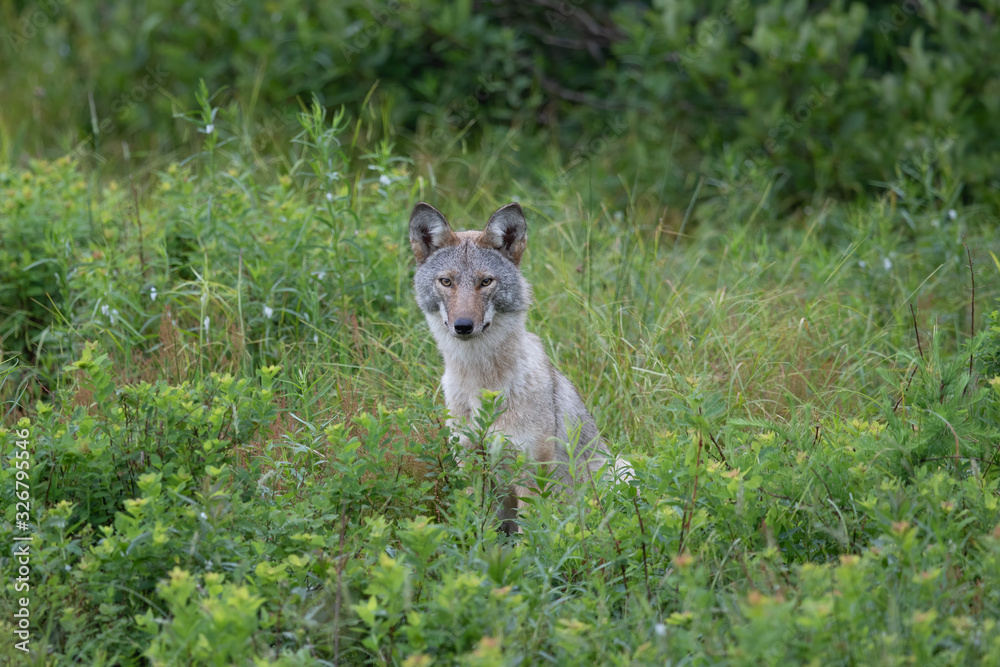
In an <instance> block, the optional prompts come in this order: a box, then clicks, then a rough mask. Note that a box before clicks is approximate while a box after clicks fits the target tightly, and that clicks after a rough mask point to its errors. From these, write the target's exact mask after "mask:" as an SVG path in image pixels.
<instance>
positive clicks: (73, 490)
mask: <svg viewBox="0 0 1000 667" xmlns="http://www.w3.org/2000/svg"><path fill="white" fill-rule="evenodd" d="M227 117H228V116H227V114H226V113H225V112H221V113H220V112H219V111H217V110H216V109H215V108H214V107H213V101H212V98H211V96H210V95H209V94H208V91H206V90H202V92H201V94H200V95H199V99H198V108H197V109H196V110H195V112H193V113H192V114H188V115H186V116H184V118H185V120H186V121H188V122H190V123H191V124H192V128H193V129H194V130H195V131H194V135H195V136H196V137H197V139H196V141H197V143H196V145H194V146H193V147H192V150H191V152H190V154H189V155H188V156H186V157H184V158H183V159H178V160H173V161H169V162H167V163H163V164H157V165H156V166H155V167H152V168H150V169H149V170H140V171H137V172H136V173H135V174H133V175H132V177H131V178H130V179H129V181H127V182H124V181H109V180H106V179H101V178H91V177H90V174H89V173H88V172H87V171H86V170H84V169H83V168H81V167H80V166H79V164H78V163H77V162H76V161H75V159H74V158H68V159H65V160H60V161H57V162H37V163H32V164H31V165H29V166H27V167H23V168H22V167H14V166H7V167H5V168H4V170H3V171H4V176H3V181H2V182H0V188H2V190H3V195H4V197H3V204H0V206H2V215H3V218H2V223H0V226H2V228H3V236H4V238H5V239H10V240H8V241H7V242H6V244H5V246H4V247H3V249H2V250H0V252H2V253H4V255H3V259H4V261H5V262H7V263H8V265H10V266H12V267H15V268H12V269H8V270H7V271H8V273H7V275H9V276H12V279H13V280H15V283H13V284H14V285H15V289H22V288H23V289H27V288H28V287H32V288H34V287H35V285H36V283H37V282H38V281H39V280H41V278H40V277H41V276H44V278H45V281H49V280H51V283H46V282H44V281H42V283H41V284H42V285H43V287H42V289H43V291H42V294H44V298H34V299H32V300H30V301H18V300H16V299H13V298H8V297H5V300H4V302H3V304H2V305H3V307H4V308H7V309H8V312H7V313H5V314H6V315H8V317H9V318H12V319H10V320H9V322H10V323H9V324H8V325H5V326H7V329H6V330H5V335H7V337H6V338H5V339H4V340H5V343H4V344H5V345H10V346H11V347H10V348H9V350H10V351H11V352H17V353H18V354H19V357H20V359H21V363H20V365H18V366H12V365H11V363H10V362H6V364H7V365H5V366H4V367H3V368H4V370H3V371H2V375H0V382H2V384H0V395H2V397H3V399H4V400H5V409H4V411H3V413H4V423H5V424H6V425H7V426H8V427H10V428H12V427H14V426H15V424H16V423H20V424H22V425H23V427H24V428H30V429H31V432H32V442H33V447H34V450H33V452H32V457H33V458H32V461H33V463H32V475H33V477H32V479H31V482H32V488H33V489H34V491H33V493H35V494H36V495H35V496H34V498H35V503H34V506H33V507H34V509H33V510H32V523H33V525H34V526H35V530H36V532H37V534H38V536H39V540H40V542H39V544H40V547H39V548H40V556H39V558H38V559H37V560H35V561H34V563H35V564H34V565H33V567H34V568H35V569H34V570H33V575H32V576H33V577H34V580H33V581H34V583H35V586H36V588H35V589H33V590H34V593H33V595H34V598H33V604H34V605H35V607H34V608H35V612H34V613H35V616H34V617H33V618H35V619H36V621H37V623H38V625H36V626H35V627H36V628H38V635H36V639H35V643H34V644H33V648H34V650H35V651H36V653H35V654H34V655H35V660H36V662H38V663H39V664H42V663H43V662H46V661H53V662H56V663H62V662H72V661H74V660H76V661H87V662H91V663H94V664H98V663H102V662H107V663H109V664H110V663H117V662H121V663H132V662H140V661H141V660H143V659H148V660H151V661H152V662H153V663H154V664H175V663H178V662H183V663H194V664H233V663H243V662H247V661H249V660H250V659H252V658H253V659H259V660H261V661H271V662H274V663H275V664H313V663H338V662H350V663H375V664H408V665H419V664H431V662H442V663H453V662H461V663H481V664H506V663H513V662H527V663H532V664H534V663H540V662H546V661H551V662H556V663H579V662H600V663H611V662H613V663H622V664H625V663H633V662H634V663H647V662H648V663H658V664H663V663H664V662H670V663H671V664H675V663H676V664H681V663H684V664H688V663H690V664H714V663H727V664H747V663H766V664H788V663H789V662H810V661H815V662H817V663H821V664H857V663H864V664H868V663H877V664H897V663H899V662H907V661H916V662H918V663H920V664H932V663H935V664H936V663H940V664H966V663H968V664H974V663H977V662H988V661H990V660H997V659H1000V643H998V641H997V639H996V638H997V636H1000V635H998V633H997V632H996V622H995V618H996V616H997V614H998V613H1000V598H998V597H997V595H996V592H995V590H994V589H995V586H991V582H992V581H993V580H994V579H995V576H996V575H995V573H996V572H997V571H998V570H997V569H996V568H997V566H998V565H1000V537H998V536H997V534H996V530H995V526H996V523H997V513H996V510H997V507H998V495H997V485H998V481H1000V476H998V470H1000V465H998V464H1000V460H998V456H1000V450H998V449H997V444H996V443H997V442H998V441H1000V440H998V437H1000V425H998V422H1000V386H998V385H997V384H996V381H993V382H992V383H991V380H992V378H991V377H989V376H980V374H979V367H978V366H977V365H976V357H977V354H980V353H981V352H983V351H985V352H988V353H995V351H994V350H992V348H989V346H990V345H993V346H995V345H996V342H995V341H994V340H993V339H991V338H989V336H988V334H986V333H981V332H983V331H984V329H985V327H984V326H983V321H982V318H983V315H982V314H983V313H984V312H987V311H988V310H989V309H990V306H991V303H992V302H993V300H994V299H995V298H996V297H997V296H998V294H1000V291H998V289H997V280H996V276H997V273H998V272H1000V264H997V262H996V256H995V254H994V253H996V251H997V249H996V247H995V246H994V245H992V244H994V243H995V240H994V230H995V227H996V222H997V220H996V216H995V213H994V212H992V211H985V210H980V209H975V208H967V209H966V208H961V207H959V208H955V206H956V204H955V202H956V195H957V193H958V192H959V189H960V184H958V183H951V182H948V181H946V180H942V177H941V176H940V175H937V176H935V175H933V174H930V173H928V174H918V175H917V176H918V177H916V178H915V177H911V176H910V175H907V174H903V173H901V174H900V178H899V180H898V181H897V182H895V183H892V184H890V185H889V186H887V187H886V189H885V191H884V192H875V193H873V194H872V195H871V196H869V197H868V198H865V199H863V200H859V201H856V202H852V203H843V202H835V201H824V202H822V203H821V204H820V205H818V206H816V207H815V208H813V209H806V210H803V211H800V212H797V213H795V214H793V215H791V216H786V215H785V214H781V213H779V211H782V210H783V207H782V206H781V203H780V202H776V201H774V200H773V199H772V197H771V195H770V192H771V188H770V185H771V183H770V182H769V181H768V180H758V176H756V175H752V176H751V177H750V178H749V179H734V180H732V181H724V180H718V179H693V180H692V182H691V198H690V199H689V200H688V201H682V202H664V201H661V200H660V199H659V198H658V196H657V192H656V191H655V190H650V191H636V190H635V189H634V188H632V187H630V186H629V183H631V182H633V181H632V179H631V177H632V175H630V174H624V175H622V177H621V183H622V186H621V191H620V193H619V194H618V195H617V196H610V197H608V196H604V195H603V194H602V193H603V191H600V192H599V191H597V190H595V189H593V188H592V185H593V183H594V181H595V175H596V177H597V179H598V180H602V181H603V180H606V177H607V174H606V173H605V172H603V171H602V169H603V165H604V158H605V156H602V155H594V156H591V160H590V163H589V164H588V165H587V166H586V168H582V169H576V170H574V171H573V172H570V173H569V174H568V175H567V174H563V173H561V172H560V171H559V168H558V164H559V161H560V158H559V156H547V157H542V158H538V156H528V155H521V154H520V153H519V152H518V150H517V147H516V141H515V137H513V136H511V135H504V136H500V137H498V138H497V141H496V142H495V143H493V144H491V143H489V142H488V141H487V142H486V143H485V144H484V145H482V146H480V147H478V148H475V149H472V148H469V147H465V148H464V149H456V152H455V153H454V154H452V155H451V156H450V157H448V158H447V159H444V158H442V159H441V162H440V163H439V162H436V161H435V158H434V157H433V156H430V157H424V158H423V159H421V160H413V159H411V158H407V157H405V156H402V155H399V154H398V152H397V150H396V149H395V148H394V146H393V144H392V143H390V142H388V141H383V142H380V143H375V144H372V145H368V143H366V141H365V139H364V136H365V125H364V123H363V122H361V121H358V120H352V119H348V118H346V117H345V116H342V115H334V116H327V115H326V114H324V113H323V112H322V111H320V110H318V108H316V107H314V108H312V109H310V110H307V111H306V112H304V113H302V114H301V115H300V124H301V133H300V134H299V135H298V137H297V139H296V140H295V142H293V143H291V144H289V145H284V146H281V147H280V151H278V152H276V153H274V154H263V153H261V152H260V150H259V146H258V145H257V144H256V143H255V142H254V141H253V139H254V137H253V132H252V131H251V130H248V129H247V127H245V126H244V125H242V124H241V123H239V122H235V123H234V124H231V125H230V124H227V121H226V118H227ZM536 158H538V159H536ZM760 178H764V177H760ZM515 198H516V199H518V200H520V201H521V203H522V206H523V207H524V208H525V210H526V212H527V216H528V224H529V246H528V251H527V254H526V256H525V260H524V262H523V264H522V268H523V270H524V272H525V274H526V276H527V278H528V280H529V281H530V282H531V283H532V284H533V285H534V295H535V306H534V308H533V310H532V312H531V316H530V318H529V328H530V329H531V330H532V331H535V332H536V333H538V334H539V335H540V336H541V337H542V339H543V341H544V343H545V345H546V348H547V349H548V351H549V353H550V355H551V357H552V359H553V361H554V362H555V363H556V365H557V366H558V367H559V368H560V369H561V370H562V371H563V372H564V373H566V374H567V375H568V376H569V377H570V378H571V380H573V381H574V383H575V384H576V385H577V386H578V387H579V389H580V391H581V394H582V395H583V398H584V401H585V403H586V404H587V405H588V406H589V407H590V408H591V410H592V412H593V413H594V415H595V418H596V419H597V422H598V425H599V426H600V428H601V431H602V433H603V435H604V437H605V438H606V440H608V442H609V444H610V447H611V449H612V450H613V451H615V452H620V453H622V454H624V455H625V456H627V457H629V458H630V459H631V460H632V461H633V462H634V464H635V466H636V470H637V477H638V482H637V484H635V485H628V484H619V485H614V484H609V485H601V486H599V487H598V486H595V487H592V488H584V489H582V490H581V491H580V492H579V493H578V494H577V496H576V497H574V498H571V499H569V500H568V501H567V502H562V501H557V500H556V498H555V497H551V498H546V497H544V494H543V497H542V498H540V499H537V500H535V501H533V502H532V503H531V507H530V508H529V509H528V510H527V511H526V512H525V514H524V516H523V524H524V525H523V532H522V533H521V534H520V535H518V536H515V537H514V538H512V539H511V540H509V541H508V540H507V539H506V538H501V537H498V536H497V534H496V532H495V526H494V525H493V512H492V511H491V510H490V508H491V505H492V504H493V503H495V502H496V500H495V498H492V497H491V495H490V493H489V491H488V485H485V484H483V483H482V482H483V479H482V475H483V470H482V469H481V467H478V466H468V467H466V468H463V469H460V468H458V467H457V465H456V464H455V460H454V455H453V453H452V448H451V446H450V445H449V443H448V434H447V433H446V431H445V430H444V429H443V426H442V424H443V418H444V415H443V409H442V407H441V403H442V399H441V396H440V392H439V389H438V384H437V383H438V378H439V376H440V373H441V362H440V359H439V356H438V353H437V351H436V348H435V346H434V343H433V341H432V340H431V339H430V337H429V336H428V334H427V331H426V330H425V326H424V324H423V318H422V317H421V315H420V314H419V312H418V310H417V308H416V306H415V304H414V302H413V299H412V297H411V294H410V290H411V288H410V280H411V260H410V251H409V247H408V243H407V227H406V213H407V211H408V210H409V208H410V207H411V206H412V203H413V202H414V201H416V200H418V199H422V200H426V201H431V202H432V203H434V204H435V205H437V206H438V207H439V208H441V209H442V210H443V211H445V213H446V214H447V215H448V216H449V218H450V219H451V220H452V221H453V224H455V226H456V227H467V228H479V227H481V226H482V225H483V224H484V221H485V219H486V216H487V215H488V212H489V211H491V210H493V209H494V208H495V207H497V206H498V205H501V204H503V203H505V202H506V201H509V200H511V199H515ZM14 232H17V234H16V235H15V234H14ZM966 246H968V248H969V252H967V251H966ZM970 260H971V267H970ZM970 268H971V271H972V272H973V273H974V275H975V285H976V288H975V296H974V300H973V293H972V281H971V277H970ZM49 274H51V276H52V277H51V278H49ZM18 281H19V282H18ZM4 294H5V295H6V294H8V292H4ZM974 303H975V305H976V311H975V312H976V315H975V318H973V315H972V307H973V304H974ZM973 330H975V332H980V333H979V335H978V336H976V337H974V338H973V337H972V333H973ZM8 332H9V335H8ZM918 337H919V341H920V342H919V345H918ZM970 355H971V356H972V358H973V368H972V372H971V373H970V370H969V357H970ZM25 360H29V361H30V362H31V364H30V366H26V365H25V363H24V361H25ZM482 418H483V420H484V422H483V423H484V425H485V424H488V423H489V421H490V419H491V415H490V414H484V415H483V416H482ZM18 420H25V421H20V422H19V421H18ZM8 433H9V431H8ZM4 442H5V445H4V447H5V450H4V451H5V454H6V455H7V456H8V457H11V460H13V457H14V456H15V453H14V448H13V446H12V445H11V444H10V442H11V439H10V437H9V436H7V437H5V440H4ZM484 465H486V463H484ZM494 473H495V474H537V471H535V470H534V469H533V468H532V467H531V466H528V465H526V466H524V467H523V468H522V469H520V471H518V470H515V471H513V472H509V473H503V472H498V471H494ZM13 475H14V473H13V469H12V468H11V467H5V469H4V471H3V473H0V488H2V493H3V496H4V500H5V504H4V507H5V508H7V510H6V511H7V515H8V516H6V519H7V521H6V522H5V523H4V524H3V526H2V528H0V532H2V533H4V535H5V537H9V535H10V533H12V532H15V531H14V527H13V524H11V523H10V521H11V520H12V518H13V512H14V509H13V508H14V502H13V495H12V493H13V489H14V484H13ZM52 480H58V483H56V484H52ZM100 480H106V482H101V481H100ZM115 480H117V481H115ZM42 489H45V491H44V494H45V495H44V496H42V495H40V494H42ZM43 498H44V500H43ZM0 563H2V567H3V569H4V571H5V574H9V573H10V572H12V571H13V569H12V568H14V567H15V565H14V563H13V561H12V560H11V559H10V558H7V557H4V558H3V559H2V560H0ZM10 580H11V579H10V578H9V577H8V581H10ZM4 600H5V601H4V602H3V603H2V604H0V606H2V607H3V608H4V610H5V612H4V617H5V618H10V617H11V616H10V613H7V612H8V611H11V609H12V608H13V607H12V605H13V603H12V602H11V601H10V600H11V596H5V598H4ZM4 651H7V654H6V655H8V656H15V655H16V656H18V657H19V658H20V657H22V656H21V655H20V654H19V653H16V652H15V649H12V648H10V646H5V648H4Z"/></svg>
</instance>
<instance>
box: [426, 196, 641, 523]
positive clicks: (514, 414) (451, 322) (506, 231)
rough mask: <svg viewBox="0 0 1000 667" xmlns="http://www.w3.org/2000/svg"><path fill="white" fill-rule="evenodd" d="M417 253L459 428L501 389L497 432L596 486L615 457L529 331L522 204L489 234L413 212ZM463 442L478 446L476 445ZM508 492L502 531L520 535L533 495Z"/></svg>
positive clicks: (492, 223) (517, 489)
mask: <svg viewBox="0 0 1000 667" xmlns="http://www.w3.org/2000/svg"><path fill="white" fill-rule="evenodd" d="M410 245H411V246H412V248H413V254H414V256H415V257H416V261H417V270H416V275H415V277H414V286H415V290H416V297H417V303H418V305H419V306H420V309H421V310H422V311H424V315H425V317H426V318H427V324H428V326H429V327H430V330H431V333H432V334H433V336H434V339H435V340H436V341H437V345H438V349H439V350H440V351H441V356H443V357H444V366H445V368H444V376H443V377H442V378H441V386H442V388H443V389H444V397H445V403H446V404H447V407H448V411H449V413H450V418H449V425H450V426H452V427H453V428H455V427H459V426H461V425H462V424H463V423H465V420H468V419H469V418H471V417H473V416H474V415H475V414H476V411H477V410H478V409H479V408H480V406H481V404H482V392H483V391H484V390H490V391H499V392H500V393H501V395H502V401H503V402H502V412H501V413H500V414H499V416H498V417H497V419H496V421H495V422H494V424H493V430H494V431H496V432H499V433H500V434H502V435H503V436H504V437H505V438H506V439H507V440H508V441H509V442H510V443H511V445H513V446H514V447H516V448H517V449H518V450H520V451H523V452H524V453H525V454H526V455H527V458H528V460H529V461H533V462H538V463H548V464H550V465H551V467H553V468H554V470H553V475H552V476H553V477H554V478H555V479H557V480H558V481H560V482H561V483H562V484H563V485H566V486H569V485H571V484H572V483H573V481H574V480H576V481H587V480H589V478H590V476H592V475H593V474H594V473H595V472H597V471H598V470H599V469H600V468H601V466H602V465H604V464H605V463H606V462H607V461H608V459H609V458H610V457H609V455H608V452H607V450H606V449H605V447H604V444H603V443H602V442H601V438H600V435H599V434H598V432H597V426H596V425H595V424H594V418H593V417H591V416H590V413H588V412H587V408H586V407H585V406H584V404H583V401H582V400H581V399H580V394H579V393H577V390H576V388H575V387H574V386H573V384H572V383H570V381H569V380H567V379H566V377H565V376H563V375H562V374H561V373H559V371H557V370H556V369H555V367H554V366H553V365H552V362H551V361H549V358H548V356H546V354H545V349H544V348H543V347H542V342H541V340H539V338H538V337H537V336H535V335H534V334H531V333H528V331H527V330H526V329H525V327H524V322H525V318H526V317H527V313H528V307H529V306H530V305H531V286H530V285H528V282H527V281H526V280H525V279H524V276H523V275H522V274H521V271H520V269H519V268H518V267H519V265H520V263H521V255H522V254H523V253H524V249H525V247H526V246H527V222H526V221H525V219H524V212H523V211H522V210H521V207H520V205H518V204H517V203H511V204H507V205H506V206H504V207H502V208H500V209H498V210H497V211H496V212H495V213H494V214H493V215H492V216H490V219H489V222H487V223H486V228H485V229H484V230H483V231H481V232H476V231H464V232H454V231H452V229H451V226H450V225H449V224H448V221H447V220H446V219H445V217H444V216H443V215H442V214H441V212H440V211H438V210H437V209H436V208H434V207H433V206H431V205H430V204H425V203H424V202H420V203H418V204H417V205H416V206H415V207H414V208H413V212H412V213H411V214H410ZM460 442H461V444H462V446H463V447H464V448H469V447H470V443H469V442H468V440H467V438H465V437H462V436H460ZM570 448H572V455H571V453H570ZM571 463H572V464H574V465H575V470H573V471H571V470H570V469H569V467H570V464H571ZM613 469H614V470H615V471H616V473H617V475H618V476H619V477H620V478H621V477H626V478H627V477H630V476H631V468H630V467H629V466H628V464H627V463H625V462H624V461H621V460H617V461H614V463H613ZM499 491H500V495H501V497H502V503H501V508H500V510H499V512H498V516H499V519H500V521H501V529H502V530H504V531H505V532H507V533H511V532H514V531H516V530H517V525H516V524H515V523H514V519H515V518H516V516H517V508H518V507H519V506H520V504H521V503H520V501H519V500H518V497H519V496H520V497H523V496H524V495H525V494H527V493H529V489H527V488H524V487H521V486H513V487H511V488H507V489H500V490H499Z"/></svg>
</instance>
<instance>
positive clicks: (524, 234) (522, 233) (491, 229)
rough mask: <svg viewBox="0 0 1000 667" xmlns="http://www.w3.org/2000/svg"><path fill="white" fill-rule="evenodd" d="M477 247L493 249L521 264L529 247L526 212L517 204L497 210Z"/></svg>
mask: <svg viewBox="0 0 1000 667" xmlns="http://www.w3.org/2000/svg"><path fill="white" fill-rule="evenodd" d="M476 245H478V246H479V247H481V248H493V249H494V250H499V251H500V254H501V255H503V256H504V257H506V258H507V259H509V260H510V261H512V262H513V263H514V266H517V265H518V264H520V263H521V253H523V252H524V249H525V248H526V247H527V245H528V223H527V221H526V220H525V219H524V211H522V210H521V205H520V204H518V203H517V202H513V203H510V204H507V205H506V206H504V207H502V208H499V209H497V211H496V213H494V214H493V215H491V216H490V221H489V222H487V223H486V229H484V230H483V233H482V234H480V235H479V238H478V239H477V240H476Z"/></svg>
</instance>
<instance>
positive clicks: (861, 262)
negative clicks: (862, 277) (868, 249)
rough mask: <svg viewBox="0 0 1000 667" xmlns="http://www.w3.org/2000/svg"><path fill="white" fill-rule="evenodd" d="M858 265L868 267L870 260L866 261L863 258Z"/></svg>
mask: <svg viewBox="0 0 1000 667" xmlns="http://www.w3.org/2000/svg"><path fill="white" fill-rule="evenodd" d="M858 266H860V267H861V268H862V269H867V268H868V262H866V261H865V260H863V259H862V260H861V261H859V262H858Z"/></svg>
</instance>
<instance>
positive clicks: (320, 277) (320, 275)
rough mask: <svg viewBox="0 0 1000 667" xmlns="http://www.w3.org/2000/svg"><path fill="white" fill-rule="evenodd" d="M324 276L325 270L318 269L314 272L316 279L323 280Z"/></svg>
mask: <svg viewBox="0 0 1000 667" xmlns="http://www.w3.org/2000/svg"><path fill="white" fill-rule="evenodd" d="M325 278H326V271H320V272H319V273H317V274H316V280H323V279H325Z"/></svg>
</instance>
